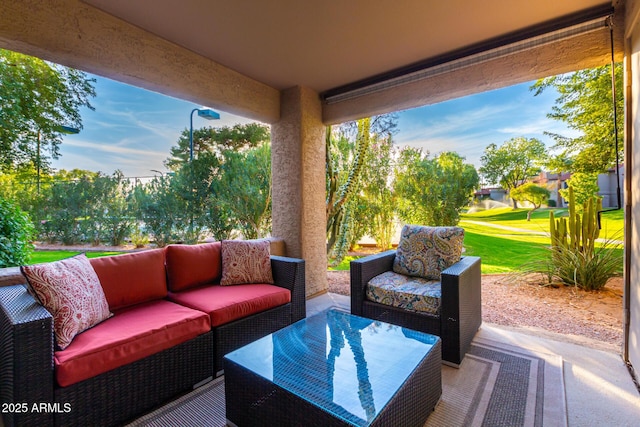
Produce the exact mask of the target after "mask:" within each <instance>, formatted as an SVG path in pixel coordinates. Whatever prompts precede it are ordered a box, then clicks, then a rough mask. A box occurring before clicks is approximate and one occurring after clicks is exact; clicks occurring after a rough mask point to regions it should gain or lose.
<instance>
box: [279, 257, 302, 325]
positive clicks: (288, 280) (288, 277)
mask: <svg viewBox="0 0 640 427" xmlns="http://www.w3.org/2000/svg"><path fill="white" fill-rule="evenodd" d="M304 266H305V263H304V260H303V259H298V258H289V257H283V256H276V255H271V270H272V272H273V281H274V284H275V285H276V286H280V287H282V288H286V289H289V290H290V291H291V323H294V322H297V321H298V320H300V319H304V318H305V317H306V316H307V314H306V313H307V309H306V303H307V301H306V289H305V287H306V284H305V270H304Z"/></svg>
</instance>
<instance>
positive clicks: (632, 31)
mask: <svg viewBox="0 0 640 427" xmlns="http://www.w3.org/2000/svg"><path fill="white" fill-rule="evenodd" d="M626 7H627V17H626V22H625V27H626V31H625V35H626V38H627V40H626V45H627V57H626V58H625V60H626V61H627V63H626V71H627V75H626V82H627V85H628V86H629V87H628V88H627V92H626V94H625V95H626V104H625V108H626V111H625V122H626V126H625V132H626V135H625V141H626V145H625V150H626V153H625V156H626V159H625V162H626V164H625V167H626V169H627V171H630V172H631V173H628V176H627V181H626V188H625V191H626V192H627V194H630V197H629V196H627V197H626V199H627V200H628V201H629V202H630V204H629V205H627V206H626V212H625V213H626V215H627V224H628V227H627V230H626V233H627V236H626V241H625V252H626V260H627V265H626V273H627V275H626V280H627V284H628V287H629V289H628V294H627V295H626V297H628V298H629V312H628V313H627V316H628V320H629V331H628V332H629V341H628V352H629V353H628V357H629V361H630V362H631V364H632V365H633V366H634V368H635V370H636V372H638V370H639V369H640V191H638V189H640V117H639V116H638V99H640V81H639V80H638V76H640V1H637V0H634V1H627V3H626Z"/></svg>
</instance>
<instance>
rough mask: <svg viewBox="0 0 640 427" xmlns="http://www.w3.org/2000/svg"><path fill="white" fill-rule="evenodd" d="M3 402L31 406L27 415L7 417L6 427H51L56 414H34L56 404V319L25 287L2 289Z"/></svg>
mask: <svg viewBox="0 0 640 427" xmlns="http://www.w3.org/2000/svg"><path fill="white" fill-rule="evenodd" d="M0 379H1V380H0V400H1V402H2V403H7V404H10V403H13V404H24V403H26V404H27V405H28V408H29V410H28V411H27V412H26V413H15V412H13V413H4V414H3V417H4V424H5V425H6V426H13V425H51V424H53V418H52V417H53V414H51V413H49V414H47V413H46V411H44V412H42V413H38V412H37V411H31V408H32V405H33V404H34V403H37V404H39V403H41V402H43V403H53V401H54V397H53V387H54V384H53V382H54V372H53V318H52V316H51V314H50V313H49V312H48V311H47V310H46V309H45V308H44V307H42V306H41V305H40V304H39V303H38V302H37V301H36V300H35V299H34V298H33V297H32V296H31V295H29V293H28V292H27V289H26V288H25V287H24V286H21V285H13V286H3V287H0Z"/></svg>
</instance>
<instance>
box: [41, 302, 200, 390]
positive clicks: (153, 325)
mask: <svg viewBox="0 0 640 427" xmlns="http://www.w3.org/2000/svg"><path fill="white" fill-rule="evenodd" d="M210 330H211V324H210V322H209V316H207V315H206V314H205V313H202V312H200V311H197V310H192V309H190V308H187V307H183V306H181V305H178V304H174V303H172V302H169V301H166V300H157V301H151V302H147V303H143V304H140V305H137V306H135V307H129V308H124V309H122V310H120V311H117V312H116V313H115V315H114V316H113V317H111V318H110V319H108V320H106V321H104V322H102V323H100V324H99V325H97V326H94V327H93V328H91V329H88V330H86V331H84V332H83V333H81V334H78V335H77V336H76V337H75V339H74V340H73V341H72V342H71V344H70V345H69V347H67V348H66V349H65V350H62V351H56V352H55V354H54V365H55V375H56V380H57V381H58V384H59V385H60V386H62V387H66V386H69V385H71V384H75V383H77V382H79V381H82V380H85V379H88V378H91V377H94V376H96V375H99V374H102V373H104V372H107V371H110V370H112V369H115V368H118V367H120V366H124V365H127V364H129V363H132V362H135V361H136V360H140V359H143V358H145V357H147V356H150V355H152V354H155V353H158V352H160V351H162V350H166V349H168V348H171V347H173V346H175V345H178V344H180V343H183V342H186V341H188V340H190V339H192V338H195V337H197V336H198V335H201V334H204V333H206V332H209V331H210ZM159 381H161V379H159Z"/></svg>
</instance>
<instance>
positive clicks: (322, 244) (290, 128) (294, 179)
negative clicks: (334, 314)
mask: <svg viewBox="0 0 640 427" xmlns="http://www.w3.org/2000/svg"><path fill="white" fill-rule="evenodd" d="M281 100H282V102H281V107H280V111H281V116H280V121H278V122H277V123H274V124H273V125H272V126H271V179H272V183H273V189H274V190H273V202H272V211H273V215H272V217H273V219H272V221H273V233H272V234H273V236H275V237H279V238H283V239H284V240H285V242H286V246H287V255H289V256H293V257H298V258H303V259H304V260H305V268H306V286H307V289H306V293H307V296H311V295H315V294H318V293H322V292H325V291H326V289H327V255H326V225H325V224H326V213H325V191H326V190H325V138H324V137H325V126H324V125H323V124H322V106H321V104H320V99H319V97H318V94H317V93H316V92H314V91H313V90H310V89H308V88H304V87H294V88H291V89H288V90H285V91H283V92H282V94H281Z"/></svg>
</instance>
